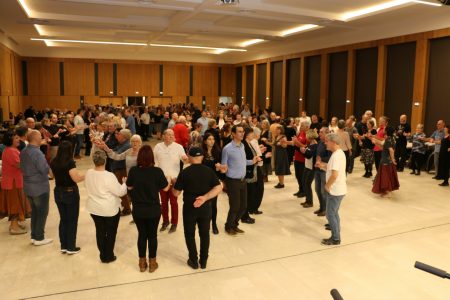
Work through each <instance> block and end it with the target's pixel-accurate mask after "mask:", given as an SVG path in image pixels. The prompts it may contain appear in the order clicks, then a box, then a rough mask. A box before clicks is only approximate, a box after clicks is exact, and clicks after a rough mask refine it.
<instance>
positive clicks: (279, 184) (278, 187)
mask: <svg viewBox="0 0 450 300" xmlns="http://www.w3.org/2000/svg"><path fill="white" fill-rule="evenodd" d="M275 188H276V189H282V188H284V184H281V183H278V184H277V185H276V186H275Z"/></svg>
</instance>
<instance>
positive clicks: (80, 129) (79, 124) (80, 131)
mask: <svg viewBox="0 0 450 300" xmlns="http://www.w3.org/2000/svg"><path fill="white" fill-rule="evenodd" d="M83 114H84V110H83V109H82V108H79V109H78V110H77V115H76V116H75V118H74V120H73V124H74V125H75V128H77V132H76V137H77V139H76V144H75V153H74V154H75V158H76V159H80V158H81V156H80V150H81V146H82V145H83V139H84V129H85V128H86V125H85V124H84V119H83Z"/></svg>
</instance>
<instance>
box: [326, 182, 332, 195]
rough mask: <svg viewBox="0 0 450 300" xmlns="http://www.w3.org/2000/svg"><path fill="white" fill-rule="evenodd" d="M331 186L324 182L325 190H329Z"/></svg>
mask: <svg viewBox="0 0 450 300" xmlns="http://www.w3.org/2000/svg"><path fill="white" fill-rule="evenodd" d="M330 189H331V187H330V186H329V185H328V184H325V191H327V192H328V193H329V192H330Z"/></svg>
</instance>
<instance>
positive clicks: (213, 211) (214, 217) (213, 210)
mask: <svg viewBox="0 0 450 300" xmlns="http://www.w3.org/2000/svg"><path fill="white" fill-rule="evenodd" d="M209 202H211V224H213V225H216V226H217V196H216V197H214V198H212V199H211V200H209Z"/></svg>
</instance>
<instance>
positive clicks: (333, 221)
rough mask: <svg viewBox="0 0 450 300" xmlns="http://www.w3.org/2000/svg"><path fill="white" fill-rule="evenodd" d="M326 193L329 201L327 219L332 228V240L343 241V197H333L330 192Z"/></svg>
mask: <svg viewBox="0 0 450 300" xmlns="http://www.w3.org/2000/svg"><path fill="white" fill-rule="evenodd" d="M325 193H326V199H327V219H328V224H330V227H331V238H332V239H333V240H335V241H340V240H341V219H340V218H339V206H340V205H341V202H342V199H344V196H345V195H342V196H333V195H331V194H330V193H328V192H325Z"/></svg>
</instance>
